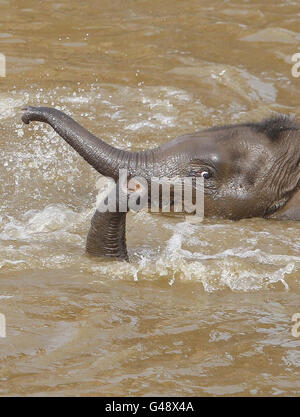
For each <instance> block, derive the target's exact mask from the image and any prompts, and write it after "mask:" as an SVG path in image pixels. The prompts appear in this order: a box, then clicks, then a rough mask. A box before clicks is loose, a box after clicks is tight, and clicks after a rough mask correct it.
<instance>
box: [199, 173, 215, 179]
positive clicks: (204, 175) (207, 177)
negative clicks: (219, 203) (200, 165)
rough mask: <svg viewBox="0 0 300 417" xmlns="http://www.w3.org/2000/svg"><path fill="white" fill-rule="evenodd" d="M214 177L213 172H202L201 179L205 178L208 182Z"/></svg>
mask: <svg viewBox="0 0 300 417" xmlns="http://www.w3.org/2000/svg"><path fill="white" fill-rule="evenodd" d="M211 176H212V174H211V172H208V171H201V172H200V177H202V178H204V179H205V180H208V179H209V178H210V177H211Z"/></svg>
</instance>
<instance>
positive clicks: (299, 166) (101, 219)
mask: <svg viewBox="0 0 300 417" xmlns="http://www.w3.org/2000/svg"><path fill="white" fill-rule="evenodd" d="M23 110H24V113H23V115H22V120H23V122H24V123H26V124H29V123H30V122H31V121H38V122H44V123H47V124H49V125H50V126H52V128H53V129H54V130H55V131H56V132H57V133H58V134H59V135H60V136H61V137H62V138H63V139H64V140H65V141H66V142H67V143H68V144H69V145H71V146H72V147H73V148H74V149H75V150H76V151H77V152H78V153H79V155H81V156H82V157H83V158H84V159H85V160H86V161H87V162H88V163H89V164H90V165H91V166H92V167H94V169H96V170H97V171H98V172H99V173H100V174H102V175H105V176H108V177H111V178H112V179H113V180H114V181H116V182H117V181H118V180H119V172H120V171H119V170H120V169H126V170H127V171H128V178H132V177H134V176H141V177H143V178H145V179H146V181H148V182H150V179H151V178H152V177H154V176H155V177H163V176H165V177H172V176H179V177H193V178H195V177H196V178H197V177H199V178H200V177H201V178H204V216H205V217H210V218H223V219H231V220H239V219H243V218H251V217H261V218H273V219H286V220H300V124H298V123H297V122H296V121H295V120H294V119H293V118H292V117H290V116H287V115H280V114H279V115H275V116H274V115H273V116H271V117H269V118H267V119H264V120H262V121H260V122H249V123H241V124H235V125H225V126H217V127H212V128H207V129H204V130H202V131H200V132H196V133H192V134H186V135H183V136H180V137H178V138H176V139H174V140H171V141H170V142H167V143H165V144H163V145H161V146H159V147H156V148H154V149H151V150H145V151H138V152H134V151H132V152H130V151H125V150H120V149H116V148H114V147H113V146H111V145H109V144H107V143H105V142H104V141H103V140H102V139H100V138H98V137H97V136H94V135H93V134H92V133H90V132H89V131H88V130H86V129H85V128H84V127H82V126H81V125H80V124H78V123H77V122H76V121H75V120H73V119H72V118H71V117H69V116H68V115H67V114H65V113H63V112H62V111H60V110H57V109H55V108H49V107H31V106H28V107H25V108H24V109H23ZM117 200H118V201H117V203H118V204H117V208H116V210H115V211H114V212H109V211H107V212H100V211H99V210H96V212H95V214H94V216H93V217H92V220H91V227H90V230H89V232H88V237H87V243H86V252H87V253H88V254H89V255H92V256H98V257H104V258H105V257H108V258H112V259H117V260H126V261H128V260H129V257H128V252H127V245H126V214H127V211H122V210H120V209H119V207H120V201H119V199H118V197H117Z"/></svg>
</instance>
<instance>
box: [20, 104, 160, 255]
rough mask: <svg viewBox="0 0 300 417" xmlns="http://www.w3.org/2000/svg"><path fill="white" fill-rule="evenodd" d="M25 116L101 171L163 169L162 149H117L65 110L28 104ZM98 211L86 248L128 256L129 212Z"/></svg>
mask: <svg viewBox="0 0 300 417" xmlns="http://www.w3.org/2000/svg"><path fill="white" fill-rule="evenodd" d="M23 110H25V113H24V114H23V116H22V120H23V122H24V123H26V124H29V123H30V122H31V121H38V122H44V123H47V124H49V125H50V126H52V127H53V129H54V130H55V131H56V132H57V133H58V134H59V135H60V136H61V137H62V138H63V139H64V140H65V141H66V142H67V143H68V144H69V145H71V146H72V148H74V149H75V150H76V151H77V152H78V153H79V155H81V156H82V157H83V158H84V159H85V160H86V161H87V162H88V163H89V164H90V165H91V166H92V167H93V168H95V169H96V170H97V171H98V172H99V173H100V174H102V175H105V176H107V177H111V178H113V179H114V180H115V181H116V182H117V181H118V179H119V170H120V169H127V172H128V176H129V177H134V176H136V175H139V176H143V177H144V178H145V179H147V180H148V179H150V176H151V175H153V174H154V173H155V172H156V171H157V170H158V171H162V168H161V163H160V162H161V161H160V157H159V152H158V149H159V148H156V149H154V150H149V151H142V152H128V151H123V150H120V149H116V148H114V147H113V146H111V145H109V144H107V143H105V142H104V141H103V140H102V139H100V138H98V137H96V136H95V135H93V134H92V133H90V132H89V131H88V130H86V129H85V128H84V127H82V126H80V125H79V123H77V122H75V120H73V119H72V118H71V117H70V116H68V115H66V114H65V113H63V112H61V111H59V110H57V109H54V108H49V107H31V106H29V107H26V108H24V109H23ZM119 203H120V202H119V201H117V207H116V212H114V213H111V212H104V213H102V212H101V213H100V212H99V211H98V210H97V211H96V212H95V214H94V216H93V218H92V223H91V228H90V231H89V234H88V237H87V245H86V250H87V252H88V253H89V254H90V255H96V256H105V257H111V258H118V259H124V260H128V255H127V249H126V233H125V222H126V213H124V211H121V210H119Z"/></svg>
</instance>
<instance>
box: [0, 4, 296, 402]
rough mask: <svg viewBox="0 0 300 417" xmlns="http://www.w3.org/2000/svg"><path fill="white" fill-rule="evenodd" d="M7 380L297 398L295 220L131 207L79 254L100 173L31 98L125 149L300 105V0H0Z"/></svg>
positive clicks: (106, 389) (9, 387)
mask: <svg viewBox="0 0 300 417" xmlns="http://www.w3.org/2000/svg"><path fill="white" fill-rule="evenodd" d="M0 10H1V14H0V53H2V54H5V56H6V59H7V76H6V78H0V130H1V136H0V161H1V163H0V179H1V182H0V193H1V204H0V313H2V314H5V317H6V333H7V337H6V338H0V395H121V396H123V395H137V396H142V395H166V396H167V395H172V396H174V395H184V396H187V395H197V396H198V395H199V396H201V395H233V396H240V395H254V396H256V395H299V393H300V372H299V366H300V349H299V348H300V338H299V337H296V336H295V334H294V336H293V334H292V326H293V322H292V316H293V314H295V313H300V305H299V304H300V303H299V295H300V291H299V283H300V270H299V267H300V258H299V248H300V233H299V223H297V222H276V221H266V220H262V219H249V220H242V221H239V222H230V221H212V220H209V221H208V220H206V221H205V222H203V224H200V225H199V224H198V225H197V224H196V225H194V224H190V223H186V222H184V219H180V218H176V219H174V218H170V217H166V216H158V215H156V216H155V215H150V214H148V213H146V212H143V213H139V214H136V215H133V214H130V215H129V222H128V242H129V250H130V257H131V259H132V262H131V263H130V264H126V263H119V262H111V261H110V262H108V261H106V262H103V261H102V262H97V260H94V259H93V260H91V259H89V258H87V257H86V256H85V254H84V245H85V238H86V234H87V230H88V227H89V221H90V217H91V214H92V212H93V209H94V206H95V200H96V196H97V188H96V184H97V180H98V179H99V175H98V174H97V173H96V172H95V171H94V170H93V169H92V168H91V167H89V166H88V165H87V164H86V163H85V162H84V161H83V160H82V159H81V158H80V157H79V156H78V155H77V154H76V153H75V152H74V151H73V150H72V149H71V148H70V147H69V146H68V145H67V144H65V143H64V142H63V141H62V140H61V138H59V137H58V135H56V134H55V133H54V132H53V131H52V130H51V128H49V127H47V126H45V125H42V124H32V125H30V127H27V126H23V125H22V123H21V122H20V115H21V107H22V106H23V105H24V104H33V105H49V106H56V107H57V108H60V109H62V110H64V111H66V112H67V113H69V114H70V115H72V116H73V117H74V118H76V119H77V120H78V121H79V122H80V123H82V124H83V125H84V126H85V127H87V128H88V129H90V130H91V131H93V132H95V133H96V134H98V135H99V136H101V137H102V138H103V139H104V140H106V141H107V142H109V143H112V144H113V145H115V146H118V147H120V148H123V149H147V148H151V147H154V146H156V145H158V144H161V143H164V142H166V141H168V140H169V139H171V138H173V137H176V136H178V135H180V134H183V133H189V132H193V131H196V130H199V129H201V128H204V127H208V126H213V125H217V124H219V125H220V124H224V123H235V122H240V121H246V120H247V121H248V120H259V119H261V118H262V117H264V116H267V115H269V114H270V113H272V112H283V113H291V114H295V115H296V117H298V118H299V119H300V106H299V103H300V96H299V91H300V78H295V77H293V76H292V73H291V69H292V63H291V56H292V55H293V54H294V53H296V52H300V33H299V32H298V30H299V19H300V4H299V2H298V1H281V2H271V1H251V2H248V1H219V0H218V1H211V0H209V1H208V0H202V1H194V0H189V1H174V0H165V1H163V2H161V1H156V0H152V1H151V2H148V1H141V0H139V1H130V0H122V1H121V0H119V1H118V0H116V1H113V2H112V1H106V0H102V1H101V2H100V1H95V0H94V1H90V2H86V3H85V2H81V1H74V0H72V1H70V0H65V1H63V0H61V1H59V2H56V1H47V2H37V1H33V0H32V1H31V0H22V1H13V0H0Z"/></svg>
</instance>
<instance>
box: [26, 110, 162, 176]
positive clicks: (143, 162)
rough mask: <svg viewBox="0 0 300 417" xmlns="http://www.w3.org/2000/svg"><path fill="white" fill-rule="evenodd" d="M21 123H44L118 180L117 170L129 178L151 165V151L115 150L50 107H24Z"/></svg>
mask: <svg viewBox="0 0 300 417" xmlns="http://www.w3.org/2000/svg"><path fill="white" fill-rule="evenodd" d="M23 110H25V113H24V114H23V116H22V120H23V122H24V123H26V124H29V123H30V122H31V121H38V122H44V123H47V124H49V125H50V126H51V127H53V129H54V130H55V131H56V132H57V133H58V134H59V135H60V136H61V137H62V138H63V139H64V140H65V141H66V142H67V143H68V144H69V145H71V146H72V148H74V149H75V150H76V151H77V152H78V153H79V155H81V156H82V157H83V158H84V159H85V160H86V161H87V162H88V163H89V164H90V165H91V166H92V167H93V168H95V169H96V170H97V171H98V172H99V173H100V174H102V175H105V176H108V177H111V178H113V179H114V180H118V177H119V169H122V168H124V169H125V168H127V169H128V171H129V173H130V174H131V175H136V172H139V173H140V172H143V171H144V170H143V168H144V169H145V168H146V167H147V166H148V164H149V163H153V162H154V153H155V152H154V151H145V152H128V151H123V150H121V149H116V148H114V147H113V146H111V145H109V144H108V143H105V142H104V141H103V140H102V139H100V138H98V137H97V136H95V135H93V134H92V133H90V132H89V131H88V130H86V129H85V128H84V127H82V126H80V124H79V123H77V122H75V120H73V119H72V118H71V117H70V116H68V115H66V114H65V113H63V112H61V111H59V110H57V109H54V108H49V107H31V106H29V107H25V108H24V109H23Z"/></svg>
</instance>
